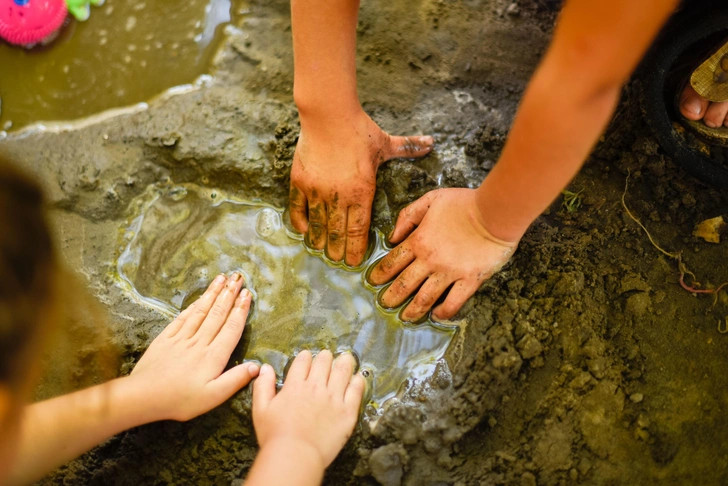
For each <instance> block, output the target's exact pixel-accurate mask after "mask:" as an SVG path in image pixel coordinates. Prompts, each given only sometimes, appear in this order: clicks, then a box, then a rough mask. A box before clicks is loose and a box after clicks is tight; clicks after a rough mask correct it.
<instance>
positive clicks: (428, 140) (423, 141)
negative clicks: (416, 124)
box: [420, 136, 435, 145]
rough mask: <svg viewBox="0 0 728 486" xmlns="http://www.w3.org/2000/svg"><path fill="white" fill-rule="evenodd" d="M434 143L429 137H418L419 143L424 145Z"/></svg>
mask: <svg viewBox="0 0 728 486" xmlns="http://www.w3.org/2000/svg"><path fill="white" fill-rule="evenodd" d="M434 142H435V140H434V139H433V138H432V137H429V136H425V137H420V143H426V144H428V145H429V144H432V143H434Z"/></svg>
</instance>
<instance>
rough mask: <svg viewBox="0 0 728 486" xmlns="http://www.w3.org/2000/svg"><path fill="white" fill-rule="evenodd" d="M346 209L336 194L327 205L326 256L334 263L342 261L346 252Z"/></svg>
mask: <svg viewBox="0 0 728 486" xmlns="http://www.w3.org/2000/svg"><path fill="white" fill-rule="evenodd" d="M346 217H347V207H346V206H345V205H344V203H343V202H342V200H341V199H340V198H339V194H338V193H336V194H334V196H333V197H332V199H331V201H330V202H329V204H328V214H327V222H328V228H327V241H326V256H327V257H329V258H330V259H331V260H333V261H335V262H339V261H341V260H343V259H344V253H345V252H346Z"/></svg>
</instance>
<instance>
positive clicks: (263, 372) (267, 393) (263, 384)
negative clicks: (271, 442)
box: [253, 364, 276, 421]
mask: <svg viewBox="0 0 728 486" xmlns="http://www.w3.org/2000/svg"><path fill="white" fill-rule="evenodd" d="M275 396H276V372H275V370H274V369H273V367H272V366H271V365H269V364H264V365H263V366H261V367H260V372H259V373H258V379H256V380H255V383H254V384H253V420H254V421H256V420H255V416H256V415H257V414H258V413H260V412H263V411H264V410H265V409H266V408H268V405H269V404H270V402H271V400H273V398H275Z"/></svg>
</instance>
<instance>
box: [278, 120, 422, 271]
mask: <svg viewBox="0 0 728 486" xmlns="http://www.w3.org/2000/svg"><path fill="white" fill-rule="evenodd" d="M432 145H433V140H432V137H392V136H389V135H388V134H387V133H386V132H384V131H382V129H381V128H379V126H377V124H376V123H374V122H373V121H372V119H371V118H369V116H367V114H366V113H364V111H359V112H357V114H356V115H354V116H353V117H345V118H344V119H336V120H328V119H319V118H317V119H313V120H312V119H311V117H306V116H305V115H304V114H303V113H302V114H301V135H300V136H299V138H298V145H297V146H296V152H295V154H294V156H293V167H292V168H291V192H290V202H289V204H290V210H291V223H292V224H293V226H294V228H296V230H297V231H299V232H300V233H304V234H306V241H307V242H308V244H309V245H310V246H311V247H312V248H315V249H317V250H322V249H325V250H326V255H327V256H328V257H329V258H331V259H332V260H334V261H341V260H342V259H343V260H344V261H345V262H346V264H347V265H351V266H356V265H359V264H360V263H361V262H362V260H363V259H364V256H365V254H366V250H367V243H368V238H369V224H370V221H371V211H372V202H373V200H374V192H375V189H376V180H377V178H376V175H377V169H378V168H379V166H380V165H382V164H383V163H384V162H386V161H387V160H390V159H394V158H398V157H405V158H411V157H421V156H423V155H426V154H427V153H429V152H430V150H432Z"/></svg>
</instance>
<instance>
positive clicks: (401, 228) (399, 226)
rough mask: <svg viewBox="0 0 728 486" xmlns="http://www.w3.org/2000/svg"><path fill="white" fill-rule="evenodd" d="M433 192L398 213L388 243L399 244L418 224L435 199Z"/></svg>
mask: <svg viewBox="0 0 728 486" xmlns="http://www.w3.org/2000/svg"><path fill="white" fill-rule="evenodd" d="M435 192H436V191H430V192H428V193H427V194H425V195H424V196H422V197H421V198H419V199H418V200H416V201H415V202H413V203H412V204H410V205H409V206H407V207H405V208H404V209H403V210H401V211H400V212H399V215H398V216H397V223H396V224H395V225H394V231H392V234H391V235H390V236H389V242H390V243H399V242H400V241H402V240H403V239H405V238H406V237H407V235H408V234H410V233H411V232H412V230H413V229H415V227H416V226H417V225H419V224H420V222H421V221H422V218H424V217H425V214H426V213H427V210H428V209H430V205H431V204H432V202H433V201H434V199H435Z"/></svg>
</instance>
